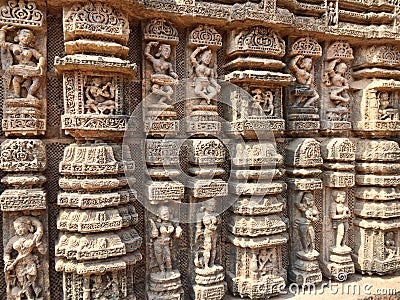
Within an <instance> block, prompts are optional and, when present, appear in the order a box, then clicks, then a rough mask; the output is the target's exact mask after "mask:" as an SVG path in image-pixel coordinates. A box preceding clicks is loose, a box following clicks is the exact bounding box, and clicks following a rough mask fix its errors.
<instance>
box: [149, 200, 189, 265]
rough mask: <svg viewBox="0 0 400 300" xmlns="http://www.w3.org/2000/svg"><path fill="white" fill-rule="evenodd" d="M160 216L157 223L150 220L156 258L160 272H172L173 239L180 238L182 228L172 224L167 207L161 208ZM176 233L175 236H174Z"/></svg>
mask: <svg viewBox="0 0 400 300" xmlns="http://www.w3.org/2000/svg"><path fill="white" fill-rule="evenodd" d="M158 216H159V219H157V221H156V222H155V221H154V220H152V219H150V225H151V238H152V242H153V248H154V256H155V258H156V261H157V264H158V267H159V270H160V272H162V273H165V272H172V258H171V239H172V238H173V237H175V238H180V237H181V235H182V228H181V227H180V226H179V225H177V226H174V224H173V223H172V222H171V216H170V211H169V208H168V207H167V206H160V208H159V210H158ZM174 232H175V235H173V233H174Z"/></svg>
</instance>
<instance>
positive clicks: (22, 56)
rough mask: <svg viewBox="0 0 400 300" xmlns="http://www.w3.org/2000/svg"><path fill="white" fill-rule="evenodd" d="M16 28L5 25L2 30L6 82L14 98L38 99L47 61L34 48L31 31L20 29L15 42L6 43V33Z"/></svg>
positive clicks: (1, 43) (1, 42) (1, 45)
mask: <svg viewBox="0 0 400 300" xmlns="http://www.w3.org/2000/svg"><path fill="white" fill-rule="evenodd" d="M13 29H14V26H10V25H5V26H3V27H1V28H0V47H1V49H2V64H3V69H4V70H5V71H6V72H5V75H6V80H7V81H9V85H11V86H12V90H13V93H14V97H16V98H21V97H24V96H23V91H22V88H25V89H26V97H35V98H38V95H37V94H38V91H39V88H40V85H41V83H42V78H43V76H44V75H45V66H46V59H45V58H44V57H43V55H42V54H40V53H39V51H37V50H36V49H35V48H34V44H35V35H34V33H33V32H32V31H31V30H30V29H25V28H24V29H20V30H19V31H18V33H17V36H16V37H15V39H14V41H15V42H17V43H10V42H6V32H7V31H9V30H13Z"/></svg>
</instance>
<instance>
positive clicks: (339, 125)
mask: <svg viewBox="0 0 400 300" xmlns="http://www.w3.org/2000/svg"><path fill="white" fill-rule="evenodd" d="M353 58H354V57H353V49H352V48H351V47H350V45H349V43H347V42H343V41H338V42H334V43H332V44H331V45H329V46H327V47H326V51H325V54H324V63H323V74H322V81H323V82H322V87H323V88H322V91H321V99H322V101H321V112H320V113H321V130H323V131H324V132H325V134H335V133H336V134H340V133H343V132H344V131H348V130H350V129H351V123H350V121H349V117H350V115H349V108H350V104H351V99H352V98H351V94H350V86H349V82H348V80H349V77H350V76H349V73H348V72H347V71H348V69H349V64H350V62H351V61H352V60H353Z"/></svg>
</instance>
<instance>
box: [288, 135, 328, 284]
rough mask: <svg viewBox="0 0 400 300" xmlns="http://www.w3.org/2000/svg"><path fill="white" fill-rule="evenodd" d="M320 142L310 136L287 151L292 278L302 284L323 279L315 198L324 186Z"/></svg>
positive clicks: (296, 142)
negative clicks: (317, 234) (317, 236)
mask: <svg viewBox="0 0 400 300" xmlns="http://www.w3.org/2000/svg"><path fill="white" fill-rule="evenodd" d="M321 165H322V157H321V148H320V144H319V142H317V141H316V140H314V139H311V138H301V139H295V140H294V141H292V142H291V143H290V144H289V146H288V149H287V153H286V166H287V169H286V171H287V174H288V177H289V178H288V191H289V192H288V208H289V218H290V249H291V250H290V253H289V256H290V257H289V258H290V265H289V279H290V281H292V282H295V283H297V284H299V285H307V284H316V283H319V282H321V281H322V273H321V270H320V268H319V262H318V257H319V252H318V251H317V250H316V245H317V243H316V235H315V229H316V226H317V222H318V220H319V219H320V215H321V212H320V211H318V209H317V207H316V204H315V198H316V196H317V195H316V191H318V190H321V189H322V181H321V179H319V178H318V176H319V175H320V174H321V172H322V171H321V170H320V169H319V167H320V166H321Z"/></svg>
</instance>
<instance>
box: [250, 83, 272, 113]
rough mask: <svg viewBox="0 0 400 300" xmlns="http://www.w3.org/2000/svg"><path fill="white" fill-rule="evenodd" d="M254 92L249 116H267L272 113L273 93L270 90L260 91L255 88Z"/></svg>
mask: <svg viewBox="0 0 400 300" xmlns="http://www.w3.org/2000/svg"><path fill="white" fill-rule="evenodd" d="M252 93H253V94H254V96H253V99H252V103H251V111H250V115H251V116H264V114H267V115H269V116H273V115H274V102H273V101H274V95H273V94H272V92H271V91H268V90H266V91H264V92H263V91H262V90H261V89H259V88H257V89H255V90H254V91H253V92H252Z"/></svg>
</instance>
